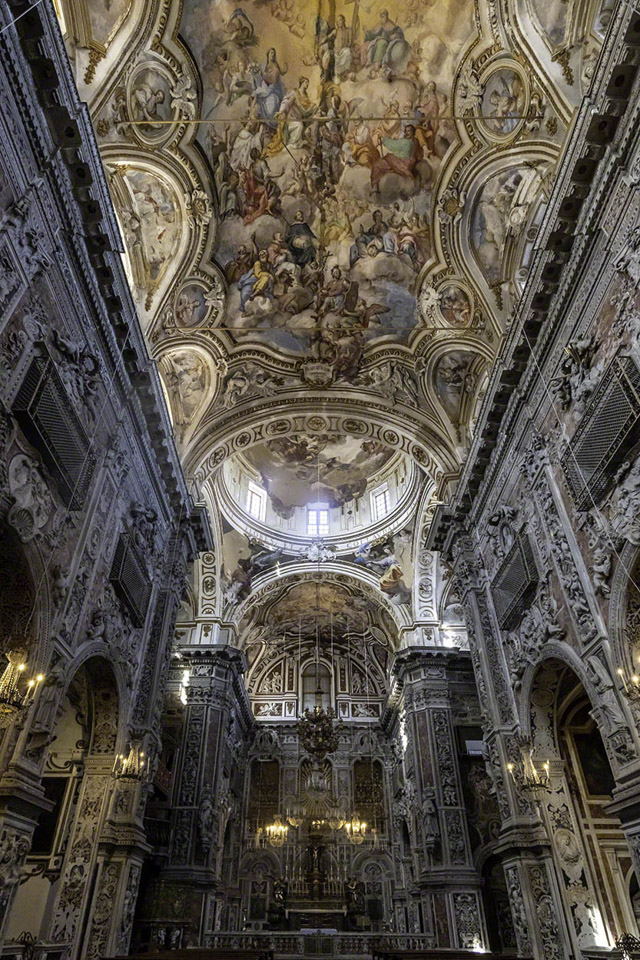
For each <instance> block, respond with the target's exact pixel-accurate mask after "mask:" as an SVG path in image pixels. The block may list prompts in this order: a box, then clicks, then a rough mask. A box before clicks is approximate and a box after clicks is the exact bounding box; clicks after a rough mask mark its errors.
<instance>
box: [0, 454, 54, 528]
mask: <svg viewBox="0 0 640 960" xmlns="http://www.w3.org/2000/svg"><path fill="white" fill-rule="evenodd" d="M8 479H9V490H10V492H11V495H12V497H13V499H14V501H15V503H14V504H13V506H12V507H11V509H10V510H9V515H8V520H9V523H10V524H11V526H12V527H13V528H14V529H15V530H16V532H17V534H18V536H19V537H20V539H21V540H22V542H23V543H26V542H28V541H29V540H33V538H34V537H35V536H36V535H37V534H38V532H39V531H40V530H42V528H43V527H44V526H45V525H46V523H47V521H48V519H49V517H50V515H51V511H52V509H53V502H52V498H51V493H50V492H49V487H48V486H47V484H46V482H45V480H44V478H43V476H42V474H41V472H40V469H39V467H38V464H37V463H36V462H35V460H32V459H31V458H30V457H27V456H26V455H25V454H23V453H19V454H17V455H16V456H15V457H14V458H13V459H12V460H11V462H10V464H9V469H8Z"/></svg>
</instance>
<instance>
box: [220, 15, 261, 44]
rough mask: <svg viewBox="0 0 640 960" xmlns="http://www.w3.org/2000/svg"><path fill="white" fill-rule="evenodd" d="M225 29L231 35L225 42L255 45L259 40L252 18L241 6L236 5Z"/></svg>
mask: <svg viewBox="0 0 640 960" xmlns="http://www.w3.org/2000/svg"><path fill="white" fill-rule="evenodd" d="M225 30H226V32H227V34H228V35H229V36H228V39H227V40H225V43H232V44H234V46H236V47H247V46H253V45H254V44H256V43H257V42H258V38H257V37H256V32H255V29H254V26H253V24H252V22H251V20H250V19H249V17H248V16H247V14H246V13H245V12H244V10H242V9H241V8H240V7H236V9H235V10H234V11H233V13H232V14H231V17H230V18H229V20H227V22H226V24H225Z"/></svg>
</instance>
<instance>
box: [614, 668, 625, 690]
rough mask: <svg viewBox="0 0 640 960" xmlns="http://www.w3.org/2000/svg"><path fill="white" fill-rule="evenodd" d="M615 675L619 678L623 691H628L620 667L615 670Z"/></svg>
mask: <svg viewBox="0 0 640 960" xmlns="http://www.w3.org/2000/svg"><path fill="white" fill-rule="evenodd" d="M616 673H617V674H618V676H619V677H620V679H621V680H622V686H623V687H624V689H625V690H628V687H627V681H626V680H625V678H624V673H623V671H622V670H621V669H620V667H618V669H617V670H616Z"/></svg>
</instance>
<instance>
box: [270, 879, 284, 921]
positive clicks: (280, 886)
mask: <svg viewBox="0 0 640 960" xmlns="http://www.w3.org/2000/svg"><path fill="white" fill-rule="evenodd" d="M286 904H287V884H286V881H285V880H274V881H273V897H272V899H271V903H270V904H269V910H268V912H267V919H268V921H269V926H270V927H271V929H272V930H284V929H286V925H287V914H286Z"/></svg>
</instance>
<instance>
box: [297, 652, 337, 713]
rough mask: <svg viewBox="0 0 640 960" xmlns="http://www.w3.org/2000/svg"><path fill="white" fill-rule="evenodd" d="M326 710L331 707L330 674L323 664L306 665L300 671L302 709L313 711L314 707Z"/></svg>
mask: <svg viewBox="0 0 640 960" xmlns="http://www.w3.org/2000/svg"><path fill="white" fill-rule="evenodd" d="M316 696H317V699H318V701H319V706H321V707H322V708H323V709H324V710H328V709H329V707H330V706H331V673H330V671H329V668H328V667H327V666H325V664H324V663H308V664H307V666H306V667H305V668H304V670H303V671H302V709H303V710H313V708H314V707H315V706H316Z"/></svg>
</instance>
